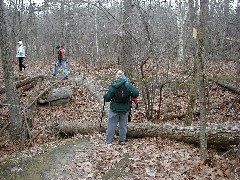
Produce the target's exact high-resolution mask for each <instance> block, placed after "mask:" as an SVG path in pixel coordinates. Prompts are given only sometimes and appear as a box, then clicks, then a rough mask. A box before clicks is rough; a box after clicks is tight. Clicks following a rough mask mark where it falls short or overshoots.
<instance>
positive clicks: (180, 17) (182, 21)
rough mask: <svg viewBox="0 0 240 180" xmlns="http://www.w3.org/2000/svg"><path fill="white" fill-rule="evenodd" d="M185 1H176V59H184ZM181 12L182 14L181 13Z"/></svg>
mask: <svg viewBox="0 0 240 180" xmlns="http://www.w3.org/2000/svg"><path fill="white" fill-rule="evenodd" d="M185 4H186V2H185V1H184V2H181V1H180V2H178V3H177V8H178V10H177V22H178V42H179V47H178V61H183V60H184V26H185V22H186V19H187V15H188V7H187V6H186V5H185ZM182 14H183V15H182Z"/></svg>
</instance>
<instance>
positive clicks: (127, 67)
mask: <svg viewBox="0 0 240 180" xmlns="http://www.w3.org/2000/svg"><path fill="white" fill-rule="evenodd" d="M123 4H124V12H123V35H122V51H121V57H122V58H121V62H122V67H123V70H124V71H125V73H126V75H127V76H128V77H129V78H130V79H131V78H132V72H133V70H132V69H133V60H134V59H133V37H132V34H131V23H132V22H131V21H132V20H131V18H132V17H131V13H132V0H124V2H123Z"/></svg>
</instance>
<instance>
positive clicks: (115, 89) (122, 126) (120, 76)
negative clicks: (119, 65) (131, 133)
mask: <svg viewBox="0 0 240 180" xmlns="http://www.w3.org/2000/svg"><path fill="white" fill-rule="evenodd" d="M122 85H123V86H122ZM119 89H120V90H121V93H120V95H119V91H120V90H119ZM119 96H122V97H121V98H122V99H120V97H119ZM138 96H139V91H138V89H137V88H136V87H135V86H134V85H132V84H131V83H130V82H129V81H128V79H127V78H126V77H125V76H124V73H123V72H122V71H121V70H119V71H118V72H117V74H116V80H115V81H114V82H113V83H112V84H111V85H110V86H109V89H108V91H107V93H106V94H105V95H104V96H103V98H104V101H106V102H110V110H109V117H108V126H107V131H106V143H107V144H111V143H112V141H113V137H114V133H115V130H116V127H117V124H118V123H119V143H120V144H125V140H126V134H127V122H128V113H129V110H130V102H131V98H137V97H138Z"/></svg>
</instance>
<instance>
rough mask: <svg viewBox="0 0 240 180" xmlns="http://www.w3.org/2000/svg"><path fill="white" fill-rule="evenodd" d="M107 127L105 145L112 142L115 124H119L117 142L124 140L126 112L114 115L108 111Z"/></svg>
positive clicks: (126, 120)
mask: <svg viewBox="0 0 240 180" xmlns="http://www.w3.org/2000/svg"><path fill="white" fill-rule="evenodd" d="M108 116H109V118H108V127H107V131H106V143H107V144H110V143H112V141H113V137H114V134H115V130H116V128H117V124H118V123H119V142H122V141H125V140H126V135H127V122H128V112H119V113H115V112H112V111H111V110H109V115H108Z"/></svg>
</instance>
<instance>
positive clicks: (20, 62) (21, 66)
mask: <svg viewBox="0 0 240 180" xmlns="http://www.w3.org/2000/svg"><path fill="white" fill-rule="evenodd" d="M23 58H24V57H19V58H18V61H19V70H20V71H22V68H24V69H25V68H26V66H24V65H23Z"/></svg>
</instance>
